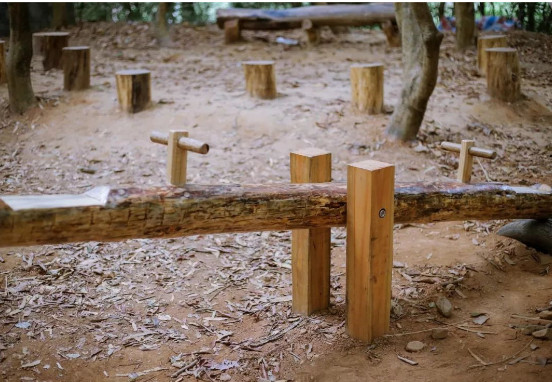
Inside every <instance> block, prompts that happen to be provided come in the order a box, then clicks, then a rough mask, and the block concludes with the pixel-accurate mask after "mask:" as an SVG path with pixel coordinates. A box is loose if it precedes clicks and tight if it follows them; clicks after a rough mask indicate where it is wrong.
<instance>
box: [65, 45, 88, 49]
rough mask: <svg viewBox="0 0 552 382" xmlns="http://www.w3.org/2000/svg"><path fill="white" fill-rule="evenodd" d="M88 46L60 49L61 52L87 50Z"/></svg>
mask: <svg viewBox="0 0 552 382" xmlns="http://www.w3.org/2000/svg"><path fill="white" fill-rule="evenodd" d="M89 49H90V47H89V46H84V45H83V46H66V47H65V48H62V50H89Z"/></svg>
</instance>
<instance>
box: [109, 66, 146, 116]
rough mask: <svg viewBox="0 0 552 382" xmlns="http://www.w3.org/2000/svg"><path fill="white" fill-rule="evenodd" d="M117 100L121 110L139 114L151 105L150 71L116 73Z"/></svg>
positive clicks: (122, 71) (138, 70) (139, 70)
mask: <svg viewBox="0 0 552 382" xmlns="http://www.w3.org/2000/svg"><path fill="white" fill-rule="evenodd" d="M115 77H116V79H117V98H118V99H119V105H120V106H121V109H123V110H124V111H126V112H128V113H138V112H139V111H142V110H144V109H146V108H147V107H148V106H149V105H150V103H151V75H150V71H149V70H142V69H137V70H121V71H118V72H117V73H115Z"/></svg>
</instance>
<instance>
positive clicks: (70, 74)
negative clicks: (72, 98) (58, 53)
mask: <svg viewBox="0 0 552 382" xmlns="http://www.w3.org/2000/svg"><path fill="white" fill-rule="evenodd" d="M89 87H90V48H89V47H87V46H71V47H66V48H63V88H64V89H65V90H84V89H88V88H89Z"/></svg>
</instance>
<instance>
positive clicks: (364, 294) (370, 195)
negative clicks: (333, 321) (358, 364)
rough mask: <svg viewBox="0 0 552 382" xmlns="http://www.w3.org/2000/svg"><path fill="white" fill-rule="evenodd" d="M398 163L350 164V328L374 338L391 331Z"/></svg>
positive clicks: (362, 336)
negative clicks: (394, 214) (396, 170)
mask: <svg viewBox="0 0 552 382" xmlns="http://www.w3.org/2000/svg"><path fill="white" fill-rule="evenodd" d="M394 177H395V166H393V165H391V164H387V163H382V162H377V161H364V162H358V163H354V164H351V165H349V167H348V169H347V331H348V333H349V335H350V336H351V337H353V338H356V339H360V340H363V341H368V342H369V341H372V340H373V339H374V338H375V337H378V336H381V335H383V334H384V333H385V332H387V331H388V330H389V322H390V315H391V271H392V266H393V213H394V211H393V208H394V183H395V180H394Z"/></svg>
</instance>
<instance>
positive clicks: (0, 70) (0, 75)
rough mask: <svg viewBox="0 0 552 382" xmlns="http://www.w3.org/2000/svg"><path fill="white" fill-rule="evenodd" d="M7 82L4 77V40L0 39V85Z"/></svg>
mask: <svg viewBox="0 0 552 382" xmlns="http://www.w3.org/2000/svg"><path fill="white" fill-rule="evenodd" d="M7 82H8V78H7V77H6V42H5V41H3V40H0V85H1V84H5V83H7Z"/></svg>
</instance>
